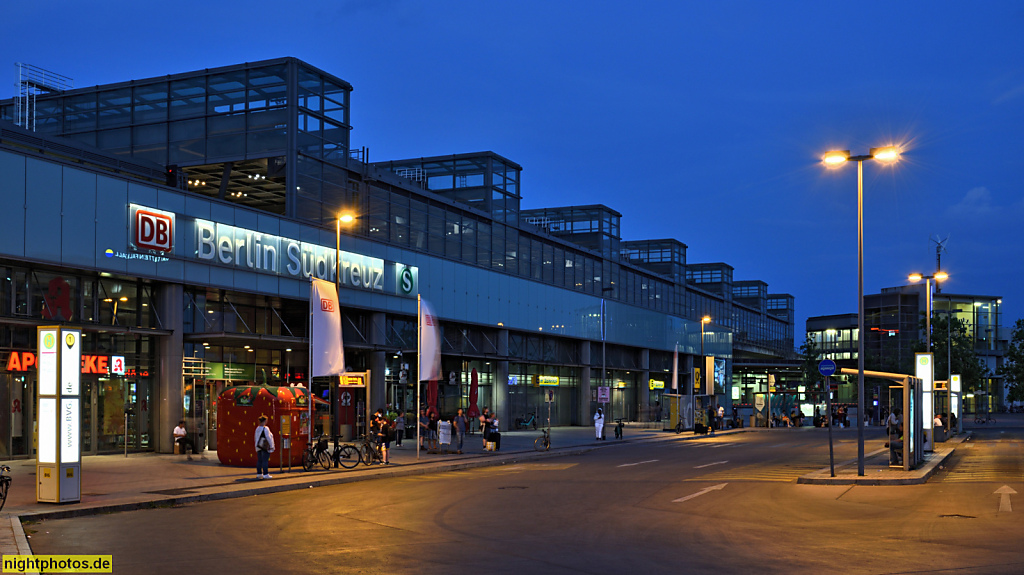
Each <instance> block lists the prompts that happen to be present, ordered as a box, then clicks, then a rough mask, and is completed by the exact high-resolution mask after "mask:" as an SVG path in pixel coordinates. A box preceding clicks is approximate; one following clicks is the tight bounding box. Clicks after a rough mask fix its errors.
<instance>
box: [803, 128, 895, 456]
mask: <svg viewBox="0 0 1024 575" xmlns="http://www.w3.org/2000/svg"><path fill="white" fill-rule="evenodd" d="M900 151H901V150H900V148H899V147H897V146H886V147H882V148H871V150H869V152H868V154H867V155H863V156H851V155H850V151H849V150H841V151H832V152H828V153H827V154H825V155H824V156H823V157H822V158H821V161H822V162H823V163H824V164H825V166H827V167H829V168H838V167H840V166H843V165H845V164H846V162H857V475H859V476H863V475H864V160H872V159H873V160H878V161H880V162H883V163H893V162H896V161H898V160H899V159H900Z"/></svg>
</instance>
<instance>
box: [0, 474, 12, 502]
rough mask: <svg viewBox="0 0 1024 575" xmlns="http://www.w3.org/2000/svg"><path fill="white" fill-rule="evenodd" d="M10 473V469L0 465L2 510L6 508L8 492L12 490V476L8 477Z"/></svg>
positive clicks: (0, 500)
mask: <svg viewBox="0 0 1024 575" xmlns="http://www.w3.org/2000/svg"><path fill="white" fill-rule="evenodd" d="M10 472H11V468H10V467H8V466H6V465H0V510H2V509H3V508H4V503H7V490H8V489H10V488H11V476H10V475H7V474H8V473H10Z"/></svg>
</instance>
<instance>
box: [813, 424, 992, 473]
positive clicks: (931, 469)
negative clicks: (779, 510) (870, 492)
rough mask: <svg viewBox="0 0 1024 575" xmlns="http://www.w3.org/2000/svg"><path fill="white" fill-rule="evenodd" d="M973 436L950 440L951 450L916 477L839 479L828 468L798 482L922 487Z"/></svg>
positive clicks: (969, 433)
mask: <svg viewBox="0 0 1024 575" xmlns="http://www.w3.org/2000/svg"><path fill="white" fill-rule="evenodd" d="M972 435H973V433H971V432H970V431H967V432H964V434H963V435H961V436H959V437H957V438H954V439H950V440H948V441H947V444H951V448H950V449H949V450H948V451H946V452H945V453H943V454H942V455H940V456H939V457H932V458H931V459H930V460H929V461H927V462H926V463H925V464H924V465H923V466H921V467H920V468H919V469H915V470H913V471H911V473H914V475H913V476H912V477H891V478H885V477H866V476H863V477H862V476H856V475H855V476H852V477H838V476H837V477H830V476H829V475H828V474H829V473H830V469H829V468H828V467H825V468H822V469H820V470H818V471H815V472H812V473H808V474H807V475H803V476H800V477H798V478H797V480H796V482H797V483H798V484H801V485H870V486H895V485H921V484H923V483H927V482H928V479H929V478H930V477H931V476H932V475H935V472H936V471H937V470H938V468H939V466H941V465H942V464H943V463H945V462H946V460H947V459H949V456H951V455H953V453H954V452H955V451H956V448H957V446H958V445H960V444H961V443H963V442H964V441H967V440H968V439H970V438H971V436H972ZM886 451H888V448H882V449H879V450H877V451H872V452H871V453H869V454H865V456H864V458H865V459H867V458H869V457H873V456H875V455H879V454H881V453H885V452H886ZM856 462H857V460H856V459H851V460H848V461H844V462H842V463H840V464H838V465H836V467H846V466H848V465H851V464H853V463H856ZM822 474H824V476H822Z"/></svg>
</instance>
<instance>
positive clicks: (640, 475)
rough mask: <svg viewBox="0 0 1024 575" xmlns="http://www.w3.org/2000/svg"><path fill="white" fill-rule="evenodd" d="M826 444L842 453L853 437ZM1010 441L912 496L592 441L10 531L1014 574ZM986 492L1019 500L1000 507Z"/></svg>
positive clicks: (85, 539)
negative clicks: (432, 469)
mask: <svg viewBox="0 0 1024 575" xmlns="http://www.w3.org/2000/svg"><path fill="white" fill-rule="evenodd" d="M868 437H869V443H868V448H867V450H868V451H871V450H872V449H874V448H878V447H881V444H882V441H883V439H882V438H881V436H880V435H879V432H878V431H877V430H873V431H871V432H870V433H869V436H868ZM836 438H837V460H842V459H849V458H852V457H855V456H856V443H855V440H856V431H855V430H843V431H837V433H836ZM1022 442H1024V428H1022V427H1005V426H1004V427H999V424H996V426H989V427H986V428H983V429H981V430H979V431H978V432H977V435H976V438H975V439H972V440H971V441H968V442H966V443H965V444H964V445H963V446H962V447H961V448H959V449H958V450H957V453H956V454H955V455H954V457H953V458H952V459H951V460H950V461H949V462H948V465H947V466H946V469H943V470H941V471H940V472H939V473H937V474H936V475H935V476H933V478H932V479H931V480H930V481H929V482H928V483H927V484H925V485H919V486H899V487H868V486H856V487H851V486H819V485H798V484H796V482H795V480H796V478H797V477H798V476H800V475H802V474H804V473H806V472H808V471H811V470H814V469H820V468H821V467H825V466H827V465H828V448H827V443H826V435H825V433H824V431H823V430H815V429H794V430H773V431H772V432H758V433H742V434H737V435H731V436H723V437H719V438H716V439H710V440H703V441H690V442H681V441H672V440H669V441H654V442H644V443H632V444H614V443H613V442H611V441H609V442H608V443H607V447H606V448H603V449H599V450H595V451H592V452H590V453H587V454H584V455H580V456H571V457H564V458H558V459H548V460H544V461H543V462H536V463H523V464H518V465H506V466H500V467H493V468H478V469H472V470H464V471H455V472H447V473H440V474H434V475H422V476H411V477H402V478H394V479H381V480H373V481H366V482H361V483H354V484H347V485H339V486H334V487H327V488H320V489H310V490H306V491H295V492H288V493H280V494H274V495H267V496H258V497H250V498H245V499H236V500H226V501H218V502H209V503H202V504H196V505H190V506H185V507H178V508H167V509H156V510H145V511H135V512H128V513H118V514H110V515H102V516H96V517H83V518H75V519H64V520H50V521H44V522H40V523H36V524H33V525H28V526H26V530H27V532H28V533H30V534H31V536H32V537H31V539H30V542H31V545H32V549H33V552H34V553H36V554H78V553H81V554H111V555H113V561H114V566H115V568H114V572H115V573H156V574H160V573H173V574H176V575H181V574H183V573H241V572H248V573H417V574H419V573H446V574H449V575H450V574H452V573H455V574H463V573H466V574H474V575H475V574H486V575H496V574H503V573H515V574H523V573H754V572H756V573H787V574H792V573H924V572H929V573H935V572H948V573H954V572H955V573H986V574H991V573H1020V572H1022V571H1024V546H1022V545H1021V538H1020V534H1021V533H1024V519H1022V515H1024V501H1019V502H1018V500H1016V499H1014V498H1016V497H1024V483H1022V464H1021V462H1022V449H1021V446H1022ZM1004 485H1005V486H1008V487H1009V488H1011V489H1012V490H1014V491H1017V492H1018V493H1020V494H1021V495H1012V494H1010V495H1007V496H1006V497H1009V504H1008V505H1009V508H1008V507H1007V504H1003V506H1002V510H1000V504H1001V501H1002V499H1003V497H1004V496H1003V495H1002V494H996V493H995V492H996V491H997V490H999V489H1000V488H1001V487H1002V486H1004ZM1014 505H1017V506H1019V507H1020V509H1019V510H1013V506H1014Z"/></svg>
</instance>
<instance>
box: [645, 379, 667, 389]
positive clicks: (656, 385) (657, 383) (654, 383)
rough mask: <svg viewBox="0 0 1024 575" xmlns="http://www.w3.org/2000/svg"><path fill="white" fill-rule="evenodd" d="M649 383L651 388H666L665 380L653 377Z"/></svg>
mask: <svg viewBox="0 0 1024 575" xmlns="http://www.w3.org/2000/svg"><path fill="white" fill-rule="evenodd" d="M647 384H648V385H649V386H650V389H665V382H664V381H659V380H657V379H652V380H650V381H648V382H647Z"/></svg>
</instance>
